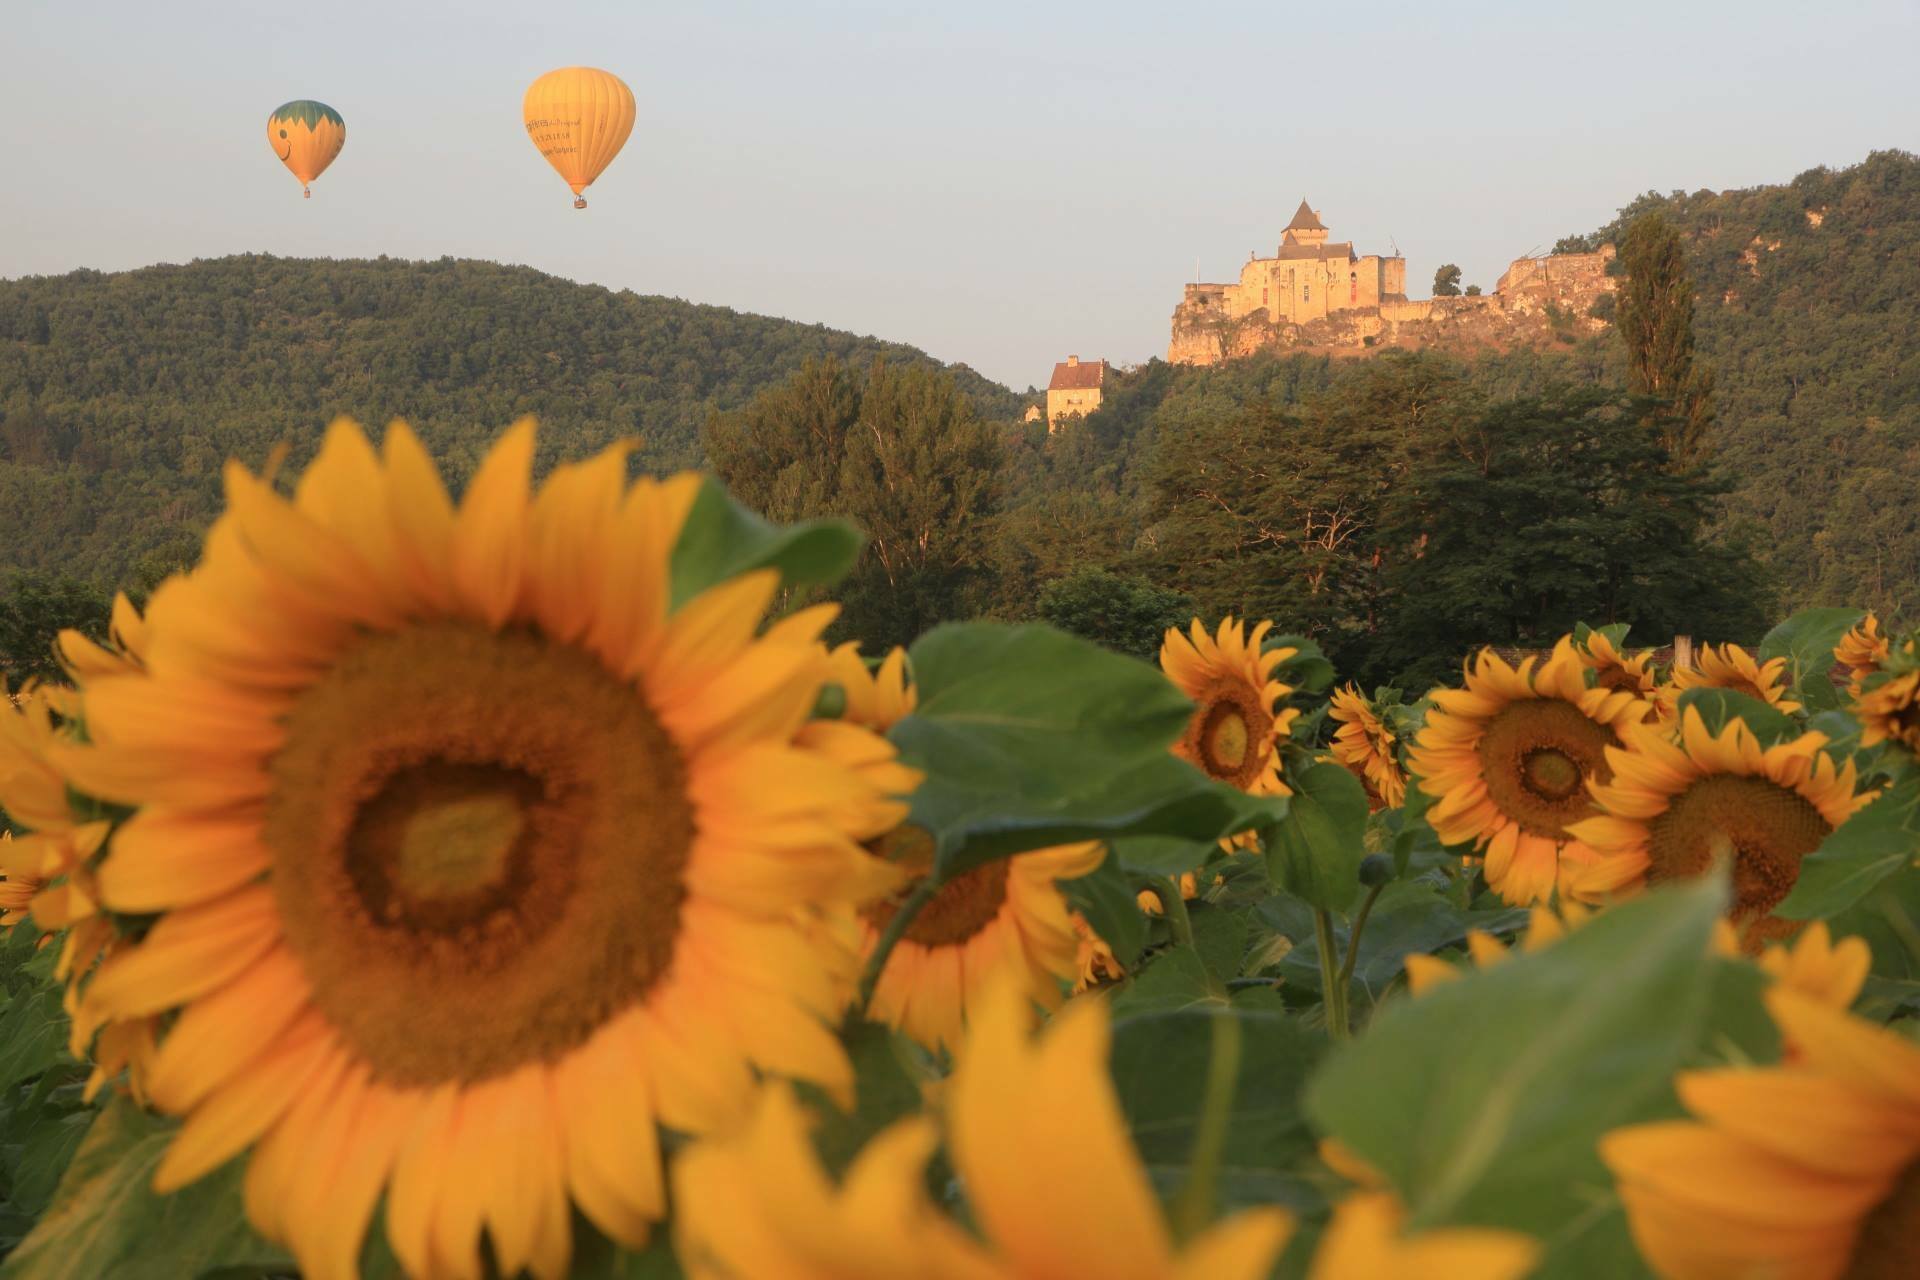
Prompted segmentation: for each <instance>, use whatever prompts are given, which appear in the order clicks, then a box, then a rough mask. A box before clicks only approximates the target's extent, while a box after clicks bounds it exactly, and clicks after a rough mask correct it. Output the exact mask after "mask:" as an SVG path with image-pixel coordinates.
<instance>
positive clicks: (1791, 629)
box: [1760, 609, 1867, 711]
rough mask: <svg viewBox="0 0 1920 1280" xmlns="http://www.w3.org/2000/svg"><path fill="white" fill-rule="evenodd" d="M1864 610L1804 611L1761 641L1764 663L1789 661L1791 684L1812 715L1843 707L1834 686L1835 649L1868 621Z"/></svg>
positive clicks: (1789, 682) (1789, 679) (1788, 672)
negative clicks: (1843, 639)
mask: <svg viewBox="0 0 1920 1280" xmlns="http://www.w3.org/2000/svg"><path fill="white" fill-rule="evenodd" d="M1866 616H1867V615H1866V611H1865V610H1862V609H1802V610H1801V611H1800V612H1798V613H1796V614H1794V615H1793V616H1792V617H1791V618H1788V619H1787V620H1786V621H1785V622H1783V623H1781V624H1780V625H1779V626H1777V627H1775V628H1774V629H1773V630H1771V631H1769V632H1767V634H1766V637H1765V638H1764V639H1763V640H1761V641H1760V661H1762V662H1768V661H1771V660H1772V659H1774V658H1785V659H1786V660H1787V683H1788V684H1790V685H1792V686H1793V688H1794V689H1795V690H1796V691H1797V694H1798V697H1799V700H1800V701H1801V702H1802V703H1804V704H1806V708H1807V710H1809V711H1830V710H1832V709H1833V708H1835V707H1837V706H1839V705H1840V694H1839V691H1838V690H1836V689H1835V688H1834V686H1833V679H1832V672H1833V666H1834V657H1833V648H1834V646H1835V645H1837V644H1839V643H1840V638H1841V637H1842V636H1844V635H1846V634H1847V632H1848V631H1849V630H1850V629H1851V628H1853V627H1854V626H1855V625H1857V624H1858V623H1859V621H1860V619H1862V618H1864V617H1866Z"/></svg>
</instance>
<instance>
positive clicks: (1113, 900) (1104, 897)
mask: <svg viewBox="0 0 1920 1280" xmlns="http://www.w3.org/2000/svg"><path fill="white" fill-rule="evenodd" d="M1058 884H1059V886H1060V892H1062V893H1063V894H1065V895H1066V898H1067V902H1068V903H1069V904H1070V905H1071V906H1072V907H1073V909H1074V910H1075V911H1078V912H1079V913H1080V914H1081V915H1082V916H1085V917H1086V921H1087V924H1088V925H1089V926H1090V927H1091V928H1092V929H1093V931H1094V932H1095V933H1097V934H1099V935H1100V938H1101V940H1102V941H1104V942H1105V943H1106V944H1107V946H1108V948H1109V949H1110V950H1112V952H1113V958H1114V959H1115V960H1118V961H1119V962H1120V964H1121V966H1122V967H1123V968H1128V969H1131V968H1132V967H1133V966H1134V965H1136V964H1138V963H1139V962H1140V952H1141V951H1142V950H1143V949H1144V948H1145V947H1146V945H1147V917H1146V916H1145V915H1144V914H1142V913H1141V911H1140V903H1139V901H1138V899H1137V898H1136V897H1135V896H1134V890H1133V886H1132V885H1131V884H1130V883H1128V881H1127V876H1126V873H1125V871H1124V870H1122V868H1121V866H1120V864H1119V862H1118V861H1116V860H1115V859H1114V858H1113V857H1111V856H1109V857H1107V858H1106V859H1105V860H1104V861H1102V862H1101V863H1100V865H1099V866H1097V867H1095V868H1094V869H1093V870H1092V871H1090V872H1088V873H1087V874H1086V875H1084V876H1080V877H1078V878H1076V879H1073V880H1061V881H1059V882H1058Z"/></svg>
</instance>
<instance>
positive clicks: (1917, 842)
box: [1777, 776, 1920, 959]
mask: <svg viewBox="0 0 1920 1280" xmlns="http://www.w3.org/2000/svg"><path fill="white" fill-rule="evenodd" d="M1917 851H1920V778H1916V777H1912V776H1909V777H1907V778H1905V779H1903V780H1902V781H1901V782H1899V783H1898V784H1896V785H1895V786H1893V787H1891V788H1889V789H1888V790H1886V791H1884V792H1882V793H1881V795H1880V796H1879V798H1878V799H1876V800H1874V802H1873V803H1872V804H1869V805H1868V806H1867V807H1866V808H1864V809H1862V810H1860V812H1859V813H1857V814H1855V815H1854V816H1853V817H1852V818H1850V819H1848V820H1847V821H1846V822H1844V823H1842V824H1841V825H1840V826H1839V827H1838V828H1836V829H1835V830H1834V832H1833V834H1831V835H1829V836H1828V837H1827V838H1826V839H1825V840H1824V841H1823V842H1821V845H1820V847H1819V848H1818V849H1816V850H1814V851H1813V852H1812V853H1810V854H1808V855H1807V856H1806V857H1805V858H1804V859H1802V860H1801V863H1800V877H1799V879H1798V880H1797V881H1795V882H1794V886H1793V892H1791V893H1789V894H1788V895H1787V897H1786V899H1785V900H1784V901H1782V902H1781V903H1780V906H1779V907H1778V909H1777V910H1778V913H1779V914H1780V915H1783V916H1786V917H1787V918H1788V919H1792V920H1819V919H1825V918H1826V917H1829V916H1833V915H1837V914H1839V913H1840V912H1842V911H1844V910H1846V909H1847V908H1848V907H1850V906H1852V905H1853V904H1854V903H1856V902H1858V901H1859V900H1860V899H1861V898H1863V897H1865V896H1866V895H1867V894H1868V893H1870V892H1872V891H1873V889H1874V888H1875V886H1877V885H1879V884H1880V883H1881V882H1882V881H1885V880H1886V879H1888V878H1889V877H1891V876H1893V875H1895V874H1897V873H1899V872H1901V871H1903V870H1904V871H1909V872H1911V871H1912V870H1913V869H1914V868H1915V866H1916V859H1917V858H1920V853H1917ZM1916 959H1920V955H1917V956H1916Z"/></svg>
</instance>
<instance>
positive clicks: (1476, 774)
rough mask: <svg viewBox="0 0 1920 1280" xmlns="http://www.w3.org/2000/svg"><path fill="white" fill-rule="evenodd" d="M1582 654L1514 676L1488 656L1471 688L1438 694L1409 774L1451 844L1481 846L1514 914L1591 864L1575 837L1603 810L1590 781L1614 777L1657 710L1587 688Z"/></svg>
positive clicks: (1567, 644)
mask: <svg viewBox="0 0 1920 1280" xmlns="http://www.w3.org/2000/svg"><path fill="white" fill-rule="evenodd" d="M1586 674H1587V672H1586V668H1585V667H1584V666H1583V665H1582V664H1581V662H1580V658H1579V655H1578V654H1576V653H1575V652H1574V649H1573V642H1572V641H1571V640H1570V639H1568V638H1566V637H1562V638H1561V640H1560V643H1559V644H1557V645H1555V646H1554V649H1553V653H1552V655H1551V656H1550V657H1548V658H1547V660H1546V661H1545V662H1541V661H1540V660H1539V659H1538V658H1528V659H1526V660H1525V661H1523V662H1522V663H1521V664H1520V666H1519V668H1518V669H1516V668H1514V667H1510V666H1508V665H1507V664H1506V663H1505V662H1503V661H1502V660H1501V659H1500V657H1499V655H1498V654H1495V653H1494V652H1493V651H1492V650H1490V649H1486V650H1482V651H1481V653H1480V655H1479V657H1478V658H1477V659H1476V660H1475V661H1474V663H1473V664H1472V665H1471V666H1470V667H1469V668H1468V669H1467V672H1466V688H1464V689H1438V690H1435V691H1434V694H1433V709H1432V710H1431V711H1430V712H1429V713H1428V714H1427V719H1426V724H1425V725H1424V726H1423V727H1422V728H1421V730H1420V734H1419V736H1418V737H1417V738H1416V739H1415V741H1414V745H1413V749H1412V751H1411V752H1410V753H1409V756H1408V762H1409V764H1410V765H1411V766H1412V772H1413V773H1414V774H1415V775H1416V776H1417V778H1418V779H1419V786H1420V789H1421V790H1422V791H1424V792H1425V793H1426V794H1427V795H1429V796H1432V797H1433V798H1434V805H1433V807H1432V808H1431V809H1429V810H1428V811H1427V818H1428V821H1430V822H1431V823H1432V824H1433V828H1434V830H1435V831H1437V832H1438V833H1439V835H1440V838H1441V839H1442V840H1445V841H1446V842H1447V843H1449V844H1458V843H1462V842H1465V841H1472V843H1473V846H1474V849H1475V850H1476V851H1478V852H1479V853H1480V854H1481V855H1482V856H1484V858H1485V859H1486V872H1487V884H1488V885H1489V886H1491V887H1492V889H1493V890H1494V892H1496V893H1498V894H1499V895H1500V896H1501V897H1502V898H1503V899H1505V900H1506V901H1508V902H1511V903H1516V904H1524V903H1529V902H1537V901H1540V900H1542V899H1544V898H1547V897H1548V896H1550V895H1551V894H1552V893H1553V891H1554V886H1555V885H1556V884H1557V883H1558V882H1559V880H1560V878H1561V876H1562V875H1563V873H1564V872H1565V871H1567V870H1571V869H1572V868H1574V867H1578V866H1583V865H1585V864H1586V863H1587V862H1589V861H1591V860H1592V857H1593V854H1592V851H1591V850H1589V849H1587V848H1586V846H1585V845H1584V844H1582V843H1581V841H1580V840H1579V839H1578V838H1577V837H1575V836H1574V835H1573V834H1572V831H1571V827H1572V825H1573V824H1574V823H1576V822H1578V821H1579V820H1580V819H1582V818H1585V817H1588V816H1590V815H1592V814H1593V813H1594V812H1596V810H1595V809H1594V806H1593V799H1592V797H1591V796H1590V795H1589V794H1588V791H1587V784H1588V782H1589V781H1590V780H1596V781H1601V782H1604V781H1606V780H1607V779H1608V778H1609V777H1610V766H1609V765H1608V763H1607V757H1606V755H1605V751H1606V749H1607V748H1608V747H1614V746H1617V745H1618V744H1619V742H1620V741H1621V736H1620V735H1621V734H1622V732H1623V731H1624V730H1625V729H1626V728H1627V727H1628V726H1630V725H1633V724H1637V723H1639V722H1640V721H1641V720H1642V719H1643V718H1644V717H1645V716H1646V715H1647V714H1648V710H1649V708H1648V706H1647V704H1646V703H1645V702H1643V701H1641V700H1640V699H1639V698H1638V697H1636V696H1634V695H1633V694H1631V693H1627V692H1624V691H1614V690H1608V689H1598V688H1589V687H1588V686H1587V681H1586Z"/></svg>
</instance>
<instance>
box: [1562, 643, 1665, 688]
mask: <svg viewBox="0 0 1920 1280" xmlns="http://www.w3.org/2000/svg"><path fill="white" fill-rule="evenodd" d="M1574 648H1575V649H1576V650H1577V651H1578V652H1579V654H1580V661H1581V662H1582V663H1583V664H1584V665H1585V666H1586V668H1587V670H1589V671H1591V672H1593V683H1594V685H1595V687H1597V688H1601V689H1611V690H1613V691H1615V692H1625V693H1631V694H1632V695H1634V696H1635V697H1636V698H1645V699H1647V700H1649V701H1651V700H1652V699H1653V696H1654V689H1655V688H1656V687H1657V686H1658V685H1659V683H1660V682H1659V680H1658V679H1657V678H1656V677H1655V675H1654V670H1653V650H1651V649H1642V650H1641V651H1640V652H1639V653H1634V654H1628V653H1622V652H1621V651H1620V650H1618V649H1616V648H1615V647H1614V644H1613V641H1612V640H1611V639H1610V638H1609V637H1608V636H1607V633H1606V632H1604V631H1589V632H1587V639H1586V643H1585V644H1576V645H1575V646H1574Z"/></svg>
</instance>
